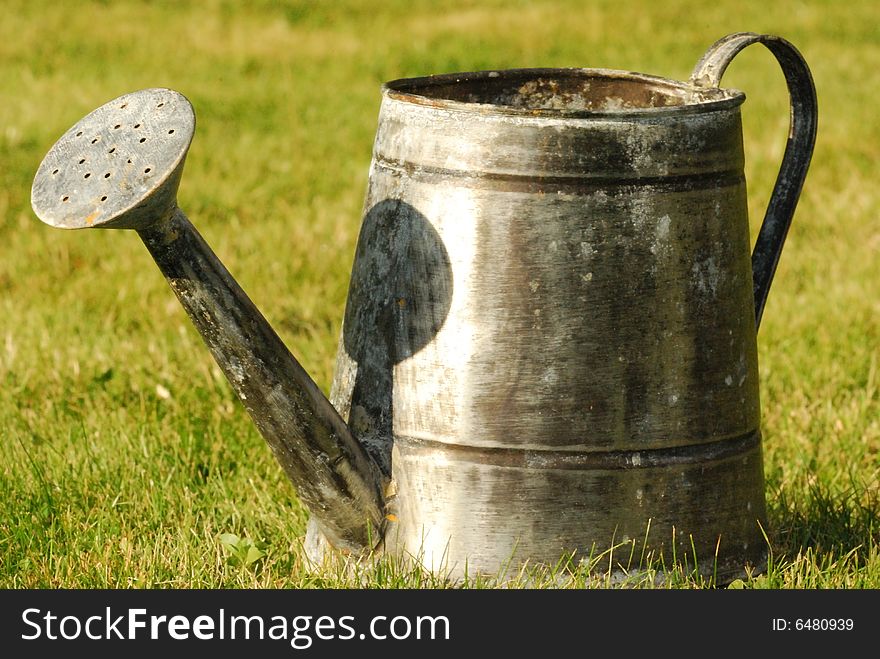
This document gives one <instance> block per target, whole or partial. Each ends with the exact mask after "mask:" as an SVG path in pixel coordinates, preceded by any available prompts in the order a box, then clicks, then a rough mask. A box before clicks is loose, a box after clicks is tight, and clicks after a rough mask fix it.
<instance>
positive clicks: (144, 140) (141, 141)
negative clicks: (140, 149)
mask: <svg viewBox="0 0 880 659" xmlns="http://www.w3.org/2000/svg"><path fill="white" fill-rule="evenodd" d="M146 141H147V138H146V137H142V138H141V139H139V140H138V142H140V143H141V144H143V143H144V142H146Z"/></svg>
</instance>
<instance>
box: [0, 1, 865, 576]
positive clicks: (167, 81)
mask: <svg viewBox="0 0 880 659" xmlns="http://www.w3.org/2000/svg"><path fill="white" fill-rule="evenodd" d="M877 18H878V13H877V5H876V2H875V0H851V1H849V2H846V3H841V2H835V1H833V0H812V1H810V0H803V1H799V2H796V1H780V2H773V3H768V2H752V1H749V0H741V1H738V2H732V1H731V2H726V1H718V2H714V3H705V2H694V1H685V0H664V2H648V1H647V0H640V1H636V2H621V1H619V0H598V1H593V2H583V1H582V0H576V1H568V0H564V1H554V2H551V1H541V0H535V1H526V0H503V1H495V0H480V1H464V0H453V1H451V2H444V3H436V2H427V1H424V0H405V1H404V0H390V1H387V2H358V1H356V0H340V1H336V2H308V1H299V2H295V1H288V2H273V1H270V0H262V1H251V2H247V3H239V2H232V1H225V0H203V1H200V2H172V1H166V2H151V3H142V2H134V1H129V0H119V1H114V2H70V3H58V2H48V1H42V0H41V1H38V0H8V1H7V3H6V4H5V11H4V12H3V15H2V17H0V101H2V102H0V383H2V386H0V436H2V441H0V587H14V588H18V587H125V586H153V587H155V586H162V585H172V586H181V587H238V586H258V587H262V586H273V587H288V586H299V587H310V586H340V585H343V586H344V585H347V584H350V583H352V582H351V581H350V579H349V577H347V576H345V575H343V574H341V573H340V574H325V575H314V574H310V573H309V572H308V571H306V570H305V569H304V566H303V561H302V553H301V549H300V542H301V538H302V535H303V533H304V525H305V518H306V517H305V513H304V512H303V510H302V509H301V508H300V506H299V503H298V502H297V500H296V496H295V494H294V492H293V490H292V487H291V486H290V485H289V484H288V483H287V482H286V481H285V479H284V477H283V475H282V473H281V470H280V468H278V467H277V465H276V463H275V462H274V459H273V458H272V456H271V454H270V453H269V451H268V449H267V448H266V446H265V445H264V443H263V441H262V439H261V438H260V437H259V435H258V434H257V432H256V430H255V429H254V428H253V426H252V425H251V423H250V421H249V419H248V418H247V415H246V414H245V412H244V410H243V409H242V408H241V406H240V405H239V404H238V402H237V400H236V399H235V397H234V396H233V394H232V392H231V390H230V389H229V387H228V386H227V384H226V382H225V380H224V379H223V377H222V375H221V374H220V372H219V370H218V369H217V368H216V367H215V366H214V364H213V362H212V360H211V358H210V356H209V354H208V352H207V350H206V349H205V348H204V346H203V345H202V342H201V339H200V338H199V337H198V335H197V334H196V333H195V331H194V330H193V329H192V328H191V327H190V324H189V321H188V320H187V318H186V317H185V315H184V313H183V311H182V310H181V309H180V308H179V306H178V303H177V301H176V299H175V298H174V296H173V295H172V293H171V292H170V290H169V289H168V287H167V284H166V283H165V282H164V280H163V279H162V277H161V275H160V274H159V272H158V270H157V269H156V268H155V266H154V265H153V263H152V261H151V260H150V258H149V256H148V254H147V252H146V250H145V249H144V248H143V246H142V244H141V242H140V241H139V240H138V239H137V237H136V236H135V235H134V234H122V233H118V232H88V233H82V232H63V231H56V230H52V229H50V228H48V227H46V226H44V225H42V224H41V223H40V222H39V221H38V220H37V219H36V218H35V216H34V215H33V213H32V211H31V209H30V199H29V195H30V185H31V181H32V178H33V175H34V173H35V171H36V168H37V166H38V164H39V162H40V160H41V159H42V157H43V155H44V154H45V153H46V151H47V150H48V149H49V147H50V146H51V145H52V143H53V142H54V141H55V139H57V137H59V136H60V134H61V133H62V132H63V131H65V130H66V129H67V128H68V127H69V126H70V125H72V124H73V123H74V122H75V121H77V120H79V119H80V118H81V117H82V116H84V115H85V114H86V113H87V112H89V111H91V110H92V109H94V108H95V107H97V106H98V105H101V104H103V103H104V102H106V101H108V100H110V99H112V98H114V97H116V96H118V95H120V94H123V93H126V92H130V91H134V90H137V89H140V88H145V87H153V86H161V87H170V88H173V89H176V90H178V91H180V92H182V93H183V94H185V95H186V96H187V97H188V98H189V99H190V100H191V101H192V103H193V105H194V107H195V110H196V116H197V130H196V137H195V140H194V142H193V146H192V149H191V152H190V155H189V158H188V160H187V171H186V174H185V176H184V180H183V184H182V186H181V190H180V197H179V199H180V205H181V207H182V208H183V209H184V210H185V211H186V212H187V214H188V215H189V216H190V218H192V220H193V221H194V223H195V224H196V226H197V227H198V228H199V230H200V231H201V232H202V234H203V235H204V236H205V238H206V239H207V240H208V242H209V244H211V245H212V247H213V248H214V249H215V251H216V252H217V254H218V255H219V256H220V258H221V259H222V260H223V261H224V262H225V264H226V265H227V267H229V269H230V270H231V271H232V272H233V274H234V275H235V276H236V278H237V279H238V281H239V283H241V285H242V286H243V288H244V289H245V290H246V291H247V292H248V294H249V295H250V296H251V297H252V299H253V300H254V301H255V302H256V304H257V305H258V306H259V307H260V308H261V309H262V311H263V312H264V314H265V315H266V316H267V318H268V319H269V320H270V322H271V323H272V324H273V326H274V327H275V328H276V329H277V330H278V332H279V334H281V336H282V338H283V339H284V340H285V341H286V342H287V343H288V345H289V346H290V348H291V350H292V351H293V352H294V354H296V355H297V356H299V358H300V360H301V361H302V362H303V364H304V366H305V367H306V368H307V370H309V371H310V373H311V374H312V376H313V377H314V378H315V379H316V381H317V382H318V384H319V385H320V386H321V387H322V388H323V389H324V390H325V392H326V391H327V390H328V389H329V384H330V380H331V376H332V368H333V357H334V353H335V347H336V340H337V336H338V332H339V328H340V322H341V318H342V311H343V306H344V302H345V295H346V290H347V286H348V275H349V271H350V265H351V260H352V256H353V253H354V244H355V239H356V237H357V231H358V228H359V222H360V211H361V204H362V201H363V194H364V190H365V186H366V175H367V167H368V164H369V158H370V151H371V147H372V140H373V135H374V131H375V127H376V117H377V112H378V104H379V86H380V85H381V83H382V82H384V81H387V80H391V79H394V78H400V77H409V76H421V75H427V74H432V73H444V72H451V71H467V70H479V69H489V68H492V69H500V68H514V67H557V66H558V67H567V66H584V67H604V68H616V69H629V70H635V71H640V72H644V73H650V74H655V75H662V76H666V77H670V78H676V79H682V80H684V79H687V77H688V75H689V74H690V70H691V68H692V67H693V65H694V63H695V62H696V61H697V59H698V58H699V57H700V55H701V54H702V53H703V51H704V50H705V49H706V48H707V47H708V46H709V45H710V44H711V43H712V42H714V41H715V40H716V39H717V38H719V37H721V36H723V35H724V34H727V33H730V32H737V31H757V32H769V33H774V34H778V35H780V36H783V37H785V38H787V39H788V40H789V41H791V42H793V43H794V44H795V45H796V46H797V47H798V48H799V49H800V50H801V52H802V54H803V55H804V57H805V58H806V60H807V61H808V63H809V64H810V66H811V68H812V71H813V75H814V78H815V81H816V86H817V89H818V94H819V112H820V124H819V138H818V142H817V146H816V151H815V155H814V159H813V164H812V167H811V170H810V174H809V176H808V179H807V182H806V186H805V189H804V193H803V196H802V198H801V203H800V205H799V207H798V211H797V214H796V216H795V220H794V223H793V227H792V230H791V233H790V234H789V239H788V241H787V244H786V248H785V252H784V254H783V257H782V260H781V265H780V268H779V270H778V273H777V276H776V280H775V282H774V286H773V290H772V292H771V295H770V298H769V301H768V305H767V308H766V311H765V314H764V320H763V323H762V327H761V331H760V334H759V349H760V369H761V387H762V389H761V392H762V407H763V422H764V432H765V469H766V472H767V473H766V475H767V496H768V505H769V508H770V528H769V529H768V541H769V543H770V548H771V554H772V560H771V565H770V569H769V571H768V573H767V574H766V575H764V576H761V577H760V578H757V579H752V580H748V581H746V582H744V583H739V584H738V585H744V586H746V587H760V586H769V587H786V588H788V587H791V588H799V587H852V588H860V587H874V588H876V587H880V559H878V552H877V543H878V535H880V529H878V521H877V520H878V511H880V501H878V483H880V479H878V471H880V457H878V450H880V414H878V356H880V349H878V338H880V323H878V319H880V298H878V282H880V258H878V252H880V223H878V219H877V217H878V213H877V211H878V199H880V195H878V191H877V185H876V180H877V171H878V170H877V162H878V155H880V153H878V152H880V120H878V115H877V111H876V108H877V90H878V89H880V22H878V21H877ZM724 85H725V86H730V87H737V88H740V89H742V90H744V91H745V92H746V94H747V97H748V98H747V101H746V104H745V106H744V107H743V118H744V137H745V151H746V176H747V180H748V185H749V191H750V201H749V206H750V214H751V222H752V232H753V235H755V233H756V231H757V227H758V225H759V222H760V220H761V218H762V217H763V211H764V208H765V206H766V204H767V200H768V198H769V195H770V190H771V189H772V185H773V181H774V179H775V175H776V170H777V168H778V164H779V162H780V159H781V156H782V150H783V148H784V143H785V135H786V132H787V125H788V98H787V93H786V90H785V83H784V79H783V77H782V74H781V72H780V71H779V68H778V66H777V64H776V62H775V60H774V59H773V57H772V56H771V55H770V54H769V52H767V51H766V50H765V49H762V48H760V47H753V48H749V49H747V50H746V51H744V52H743V53H742V54H740V55H739V56H738V57H737V59H736V61H735V62H734V63H733V64H732V65H731V67H730V69H729V70H728V72H727V74H726V75H725V78H724ZM368 583H369V585H371V586H376V587H408V586H426V585H435V584H431V583H430V581H425V577H424V576H423V575H412V574H407V573H403V572H400V571H395V570H394V569H389V568H388V567H387V566H386V567H384V568H380V569H378V570H376V571H374V572H372V573H370V576H369V580H368ZM573 583H574V584H575V585H580V584H582V583H583V582H582V581H581V582H578V581H577V580H575V581H574V582H573ZM677 583H680V584H682V585H691V586H693V585H695V584H693V583H689V582H688V581H687V580H686V579H685V580H683V581H680V582H677ZM476 585H479V584H476Z"/></svg>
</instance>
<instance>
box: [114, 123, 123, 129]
mask: <svg viewBox="0 0 880 659" xmlns="http://www.w3.org/2000/svg"><path fill="white" fill-rule="evenodd" d="M120 128H122V124H116V125H115V126H113V130H119V129H120Z"/></svg>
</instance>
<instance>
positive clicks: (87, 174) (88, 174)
mask: <svg viewBox="0 0 880 659" xmlns="http://www.w3.org/2000/svg"><path fill="white" fill-rule="evenodd" d="M91 175H92V173H91V172H86V175H85V176H83V178H88V177H89V176H91Z"/></svg>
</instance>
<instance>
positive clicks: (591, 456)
mask: <svg viewBox="0 0 880 659" xmlns="http://www.w3.org/2000/svg"><path fill="white" fill-rule="evenodd" d="M743 98H744V97H743V95H742V94H741V93H739V92H736V91H732V90H722V89H718V88H717V82H716V85H711V86H707V87H699V86H696V85H692V84H685V83H678V82H674V81H668V80H663V79H660V78H655V77H652V76H645V75H639V74H633V73H626V72H620V71H609V70H604V69H583V70H546V69H533V70H512V71H496V72H476V73H465V74H452V75H444V76H433V77H429V78H420V79H411V80H400V81H395V82H392V83H389V84H388V85H386V86H385V87H384V90H383V101H382V106H381V109H380V115H379V127H378V133H377V137H376V142H375V147H374V153H373V162H372V166H371V170H370V177H369V187H368V191H367V197H366V204H365V217H364V224H363V228H362V232H361V236H360V239H359V243H358V248H357V253H356V256H355V262H354V267H353V274H352V280H351V291H350V295H349V300H348V304H347V308H346V314H345V321H344V327H343V335H342V338H341V341H340V345H339V351H338V358H337V371H336V378H335V381H334V385H333V391H332V393H331V400H332V401H333V403H334V405H335V406H336V407H337V409H339V410H340V412H341V413H342V414H343V415H344V416H347V417H348V418H349V420H350V423H351V425H352V427H353V428H354V429H355V433H356V434H357V435H358V436H360V437H366V438H369V439H368V444H367V448H368V450H371V452H372V453H373V455H374V457H375V458H376V459H377V462H378V463H379V464H380V465H382V466H383V467H384V468H385V469H390V475H391V476H392V479H393V480H392V483H393V492H394V493H395V495H394V497H393V498H392V499H391V500H390V502H389V506H390V509H391V511H392V513H393V515H392V518H393V519H394V520H395V522H394V523H392V524H390V525H389V528H388V532H387V535H386V548H387V550H389V551H395V552H400V551H402V552H404V553H406V554H408V555H412V556H415V557H417V558H418V560H419V561H421V562H422V563H423V564H424V565H426V566H428V567H430V568H432V569H443V570H444V571H448V572H450V573H451V574H457V575H460V574H462V573H463V571H464V570H465V569H467V570H469V571H471V572H473V571H482V572H489V573H496V572H497V571H498V570H499V569H500V568H502V567H503V566H508V567H509V568H510V569H513V570H515V569H516V568H517V566H518V565H521V564H523V563H525V562H531V563H534V562H550V563H553V562H555V561H556V560H558V558H559V557H560V556H561V555H563V554H565V553H572V552H575V553H576V554H577V555H578V556H580V557H585V556H589V555H591V554H595V553H596V552H601V551H603V550H605V549H607V548H609V547H611V546H612V545H613V544H614V543H615V542H621V541H624V540H633V541H637V544H639V545H640V546H639V547H638V548H637V554H636V555H637V556H638V555H640V552H641V550H642V549H645V550H646V551H650V550H652V549H653V550H655V551H657V552H660V553H665V556H666V558H669V557H670V556H671V553H670V548H671V547H670V546H671V543H672V539H673V537H676V538H677V539H678V542H679V543H680V545H679V546H678V547H677V552H678V554H677V555H678V556H682V555H683V554H682V552H685V553H686V554H687V555H688V556H689V557H690V558H691V559H692V558H693V556H694V554H696V556H697V559H698V560H699V562H700V570H701V572H702V573H703V574H711V575H714V576H715V577H716V578H718V579H720V580H724V579H732V578H734V576H737V575H739V574H741V573H742V571H743V568H744V566H745V565H751V566H753V567H754V568H756V569H760V568H761V567H762V566H763V564H764V561H765V549H766V548H765V544H764V541H763V537H762V531H761V528H760V526H759V525H761V524H765V502H764V480H763V471H762V465H761V459H760V456H761V450H760V411H759V392H758V364H757V346H756V324H755V308H754V298H753V293H752V269H751V264H750V255H749V235H748V218H747V208H746V189H745V181H744V177H743V153H742V130H741V122H740V114H739V106H740V104H741V103H742V101H743ZM799 157H800V159H801V160H802V159H803V158H804V157H806V160H807V161H808V160H809V154H806V156H804V154H803V153H802V154H800V156H799ZM804 171H805V169H804ZM782 196H785V194H784V193H783V194H782ZM793 206H794V204H793V203H791V208H792V209H793ZM780 245H781V242H780ZM768 285H769V282H768ZM389 455H390V460H389V459H388V456H389ZM649 528H650V534H648V529H649ZM310 533H311V540H312V541H311V542H310V546H311V547H312V549H313V550H314V551H315V552H316V554H319V553H320V551H319V550H320V543H319V542H318V541H317V540H316V539H315V536H316V535H317V534H316V533H315V532H314V529H312V530H311V532H310ZM646 540H647V541H648V542H647V546H644V543H645V541H646Z"/></svg>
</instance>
